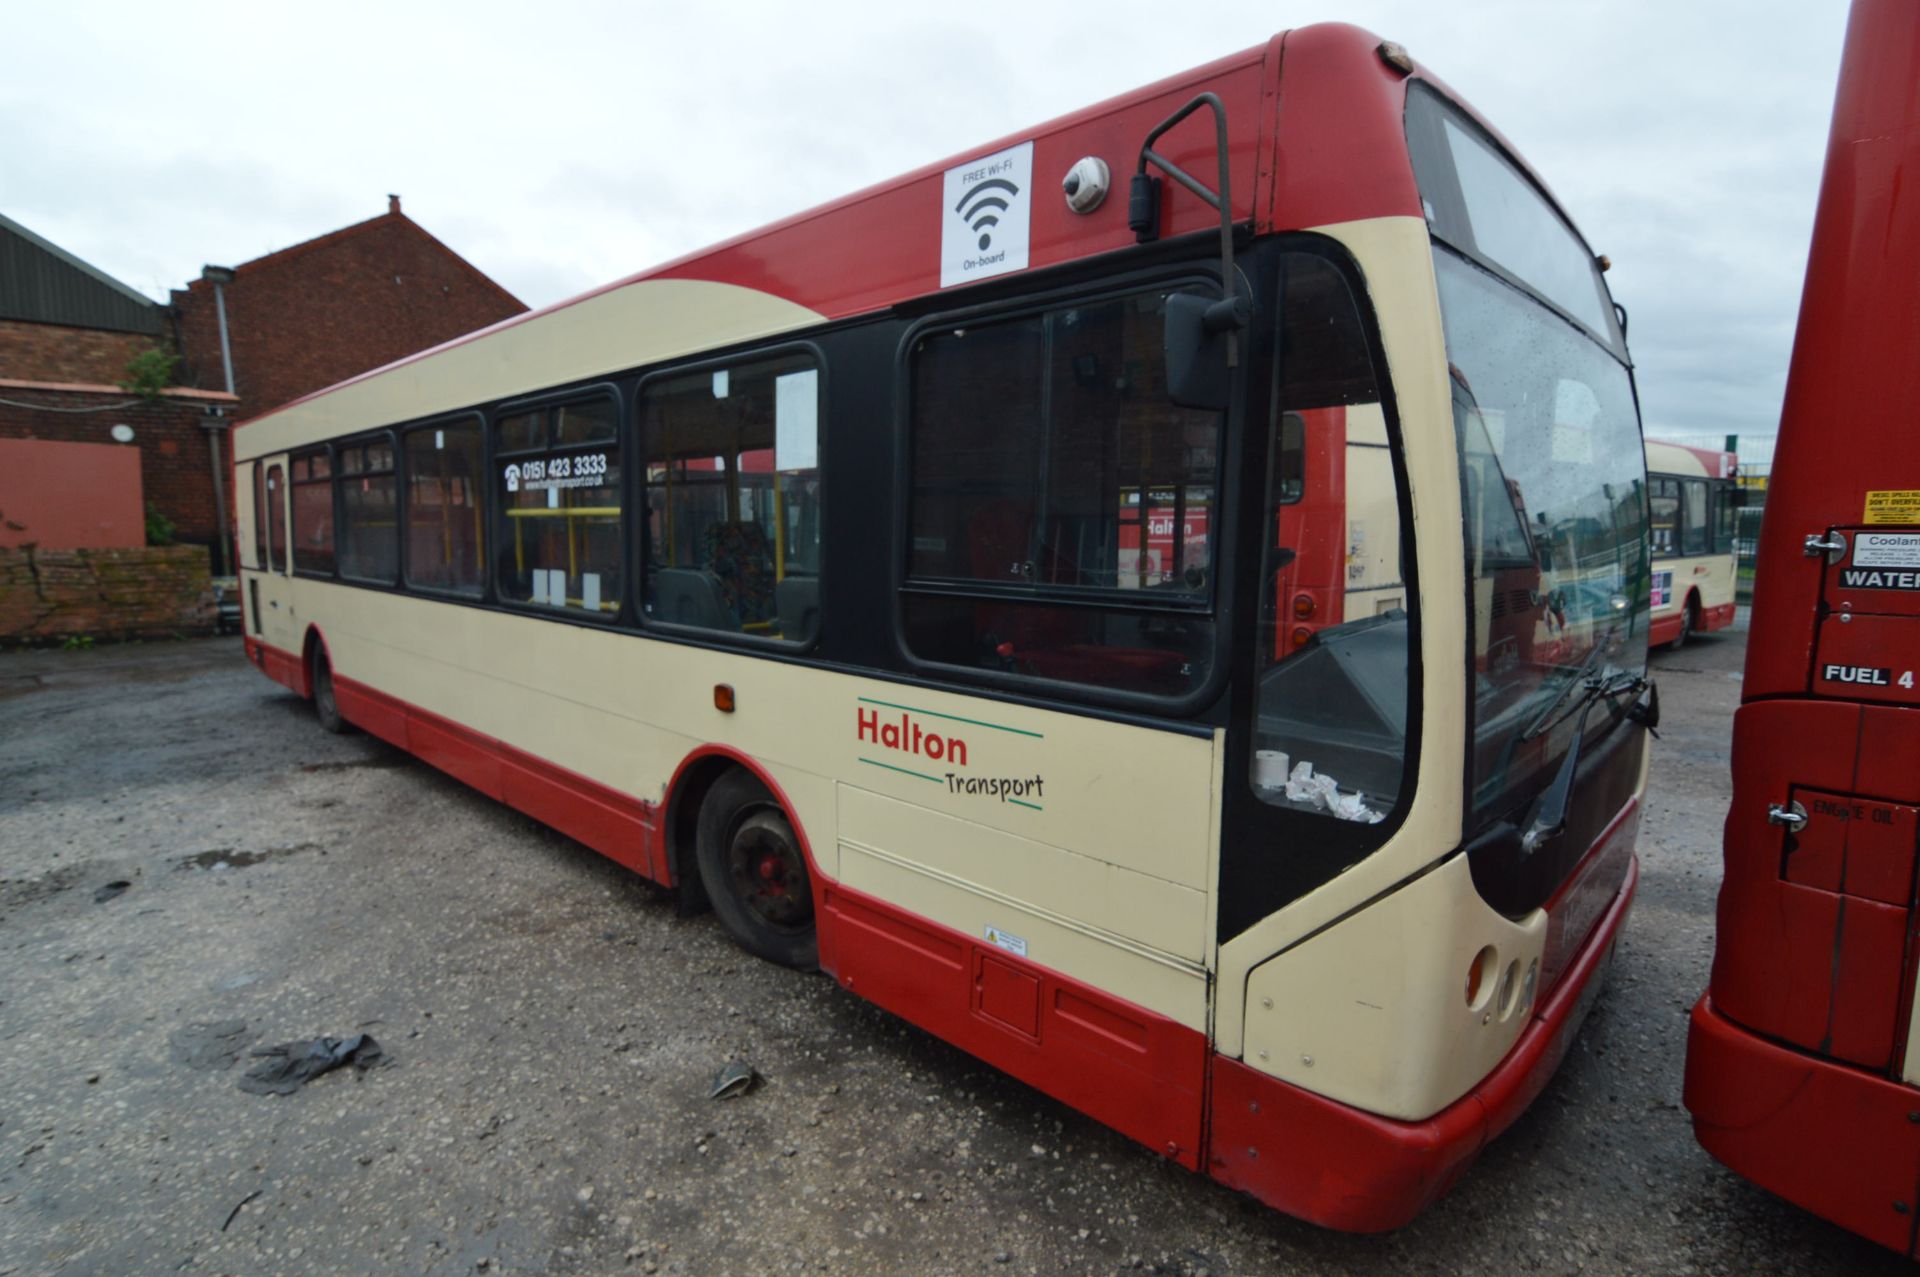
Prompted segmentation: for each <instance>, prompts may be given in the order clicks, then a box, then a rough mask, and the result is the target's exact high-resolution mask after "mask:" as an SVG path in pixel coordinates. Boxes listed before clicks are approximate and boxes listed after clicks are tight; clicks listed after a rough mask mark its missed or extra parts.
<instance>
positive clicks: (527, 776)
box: [246, 639, 667, 883]
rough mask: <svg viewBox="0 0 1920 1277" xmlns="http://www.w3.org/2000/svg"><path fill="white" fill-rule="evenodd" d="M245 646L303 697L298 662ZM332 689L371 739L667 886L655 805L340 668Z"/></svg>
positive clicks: (252, 643) (254, 644) (257, 645)
mask: <svg viewBox="0 0 1920 1277" xmlns="http://www.w3.org/2000/svg"><path fill="white" fill-rule="evenodd" d="M246 644H247V655H248V656H249V658H250V659H252V660H253V662H254V664H255V665H257V666H259V667H260V669H261V670H262V671H263V672H264V673H266V674H267V675H268V676H269V677H271V678H272V679H274V681H276V682H278V683H282V684H284V685H286V686H287V687H289V688H292V689H293V690H294V691H296V692H302V693H303V694H304V685H305V682H306V680H305V677H304V669H303V662H302V661H301V660H300V659H299V658H298V657H296V656H294V655H293V654H292V653H291V652H285V651H282V650H281V649H279V648H276V647H274V646H272V645H271V644H267V643H262V642H260V641H259V640H257V639H248V640H247V641H246ZM333 691H334V697H335V700H336V701H337V702H338V704H339V707H340V714H341V716H342V717H343V718H345V719H346V720H347V721H348V722H350V723H352V724H353V725H354V726H356V727H358V728H360V729H361V730H363V731H365V732H367V733H368V734H369V735H372V736H377V737H379V738H380V739H381V740H383V741H386V742H387V743H388V744H390V745H393V746H394V747H396V748H398V749H404V750H406V751H407V752H408V753H410V754H412V755H414V756H415V757H417V758H419V759H420V760H421V761H422V762H425V763H429V764H431V765H432V766H434V767H437V768H439V769H440V770H441V771H443V772H445V773H447V774H448V775H449V776H452V777H453V778H454V779H455V780H458V781H461V782H462V783H464V784H467V785H471V786H472V787H473V788H475V789H477V790H479V791H480V792H481V793H483V794H485V795H487V796H488V797H489V798H492V799H495V800H496V801H498V802H503V803H505V804H507V806H509V807H512V808H514V809H515V810H517V811H521V812H525V813H526V814H527V815H529V816H531V817H533V818H534V819H535V820H537V821H539V822H540V823H541V824H543V825H549V826H551V827H553V828H554V829H557V830H559V831H560V832H561V833H563V834H565V835H567V836H568V837H569V838H572V839H575V840H576V841H578V842H583V843H585V844H586V845H587V846H589V847H591V848H593V849H594V850H595V851H597V852H599V853H601V854H602V855H604V856H606V857H608V858H609V859H612V860H616V861H618V862H619V863H621V864H623V865H625V866H626V867H627V868H629V869H632V870H633V871H634V872H636V873H639V874H643V875H645V876H646V877H648V878H651V879H653V880H654V881H656V882H661V883H665V882H666V881H667V879H666V871H665V862H666V856H665V854H664V853H665V848H664V845H663V839H662V837H661V830H660V821H659V808H658V807H656V806H655V805H654V804H652V803H648V802H643V801H642V800H640V799H638V798H635V797H633V796H632V795H630V794H624V793H622V792H620V791H619V790H617V789H614V788H612V787H611V786H608V785H603V784H601V783H600V782H599V781H596V780H590V779H588V778H587V777H585V776H582V775H580V774H579V773H577V772H573V771H569V770H567V769H566V768H564V767H559V766H556V765H554V764H553V763H550V762H547V761H546V760H545V759H542V758H537V757H535V756H534V755H532V754H529V753H527V752H526V751H525V750H521V749H516V748H514V747H513V746H512V745H509V744H507V743H506V742H505V741H503V740H499V739H496V738H495V737H492V736H488V735H486V734H485V733H482V732H476V731H474V730H473V729H472V728H470V727H465V726H462V725H461V724H459V723H456V722H454V721H453V720H452V719H450V718H444V717H442V716H440V715H438V714H435V713H433V712H432V711H430V710H424V709H421V708H420V707H419V706H417V705H410V704H408V703H407V702H405V701H403V700H400V699H399V698H398V697H394V696H389V695H388V694H387V693H385V692H382V691H380V690H379V689H378V688H374V687H371V686H369V685H367V684H365V683H362V682H359V681H358V680H356V679H351V678H347V677H346V676H344V675H342V674H341V673H340V672H339V671H338V670H335V671H334V675H333Z"/></svg>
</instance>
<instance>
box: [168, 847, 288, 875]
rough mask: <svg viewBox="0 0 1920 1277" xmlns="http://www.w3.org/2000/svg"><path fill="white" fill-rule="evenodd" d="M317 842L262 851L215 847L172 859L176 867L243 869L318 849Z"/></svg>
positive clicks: (223, 869) (269, 848)
mask: <svg viewBox="0 0 1920 1277" xmlns="http://www.w3.org/2000/svg"><path fill="white" fill-rule="evenodd" d="M318 850H320V844H319V843H317V842H303V843H297V844H295V845H294V846H292V847H268V848H267V849H266V850H264V851H242V850H241V849H240V848H238V847H215V848H214V849H213V850H212V851H200V852H195V853H194V854H193V855H191V856H182V857H180V858H179V859H178V860H176V861H174V862H173V864H174V868H176V869H217V870H221V871H223V872H224V871H225V870H228V869H245V868H246V867H247V866H248V865H257V864H259V863H260V862H261V861H263V860H274V859H277V858H279V857H281V856H291V855H293V854H294V853H295V852H300V851H318Z"/></svg>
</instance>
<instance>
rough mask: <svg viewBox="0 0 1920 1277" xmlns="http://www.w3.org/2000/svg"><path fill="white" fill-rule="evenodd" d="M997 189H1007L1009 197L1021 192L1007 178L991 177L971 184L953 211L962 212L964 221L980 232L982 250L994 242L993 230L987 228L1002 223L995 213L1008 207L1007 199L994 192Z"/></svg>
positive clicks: (961, 216)
mask: <svg viewBox="0 0 1920 1277" xmlns="http://www.w3.org/2000/svg"><path fill="white" fill-rule="evenodd" d="M996 191H1005V192H1006V193H1007V199H1012V198H1013V197H1014V196H1016V195H1018V194H1020V188H1019V187H1017V186H1015V185H1014V184H1013V183H1012V182H1009V181H1007V179H1006V178H1004V177H990V178H988V179H987V180H986V181H984V182H976V183H974V184H973V185H972V186H969V187H968V188H967V189H966V191H965V192H964V193H962V194H961V196H960V202H959V203H958V204H955V205H954V206H953V211H954V212H956V213H958V214H960V218H961V220H962V221H964V222H966V224H967V225H969V226H971V227H972V228H973V229H974V230H976V231H979V232H980V251H981V252H985V251H986V249H987V245H989V244H991V243H993V232H992V231H990V230H988V229H987V228H988V227H990V226H998V225H999V224H1000V219H999V217H997V216H996V215H995V214H996V212H998V213H1004V212H1006V211H1007V208H1008V204H1007V200H1004V199H1001V198H1000V197H999V196H998V195H996V194H994V192H996Z"/></svg>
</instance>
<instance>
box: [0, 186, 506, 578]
mask: <svg viewBox="0 0 1920 1277" xmlns="http://www.w3.org/2000/svg"><path fill="white" fill-rule="evenodd" d="M215 273H216V271H215V269H214V268H209V269H208V272H207V274H208V275H213V274H215ZM218 273H219V274H221V275H222V276H223V278H224V280H225V282H224V283H222V284H221V285H220V287H219V288H218V289H217V290H216V287H215V285H214V283H213V282H212V281H211V279H208V278H202V279H199V280H196V281H194V282H193V283H192V284H190V285H188V286H187V287H186V288H183V289H176V290H174V292H173V294H172V303H171V304H170V305H162V304H161V303H158V302H155V301H152V300H151V299H149V298H147V297H145V296H143V295H141V294H140V293H139V292H137V291H135V290H134V289H132V288H129V287H128V286H126V285H125V284H122V283H121V282H119V281H118V280H116V279H114V278H112V277H111V276H109V275H107V274H105V273H104V272H102V271H100V270H98V269H97V268H95V267H93V266H91V265H89V264H87V263H86V262H83V261H81V260H80V259H78V258H76V257H74V256H73V255H72V254H70V253H67V252H66V251H64V250H63V249H61V248H59V247H58V246H56V245H54V244H52V243H50V242H48V241H47V240H45V239H43V238H41V237H40V236H38V235H36V234H35V233H34V232H32V231H30V230H28V229H27V228H26V227H24V226H21V225H20V224H19V223H17V222H14V221H12V220H10V219H8V218H6V217H4V216H0V438H8V439H39V440H47V441H55V442H64V443H99V444H105V443H109V442H113V443H119V444H120V445H121V446H130V447H136V448H138V449H139V450H140V454H141V455H140V460H141V467H140V469H141V476H142V483H143V486H144V499H145V502H146V504H147V505H148V506H149V507H151V508H152V509H153V510H154V511H156V512H157V513H159V514H160V515H162V516H164V517H165V518H166V519H167V520H169V521H171V522H172V523H173V525H174V529H175V531H174V536H175V538H176V539H177V540H179V541H181V542H184V543H190V544H196V545H202V546H205V547H207V548H208V550H209V551H210V555H211V559H212V566H213V569H214V571H215V572H216V573H220V572H226V571H231V570H232V564H231V563H230V562H229V558H230V553H231V544H232V539H231V536H230V535H225V534H223V530H222V526H223V523H224V525H225V527H226V528H231V526H232V512H233V502H232V494H231V491H230V490H229V491H225V492H222V491H220V485H219V484H218V483H217V482H216V479H215V475H216V474H229V477H230V473H229V472H230V468H229V465H228V463H229V462H230V459H231V454H230V453H229V452H228V451H227V441H226V438H225V435H226V432H227V430H228V428H229V427H230V426H231V424H232V423H233V422H234V421H235V420H243V419H245V418H247V417H251V416H257V415H258V414H260V413H262V412H266V411H268V410H270V409H272V408H276V407H278V406H279V405H281V404H283V403H286V402H287V401H288V400H291V399H297V398H299V397H300V396H301V395H304V394H307V393H309V392H310V391H314V390H318V389H320V388H322V387H324V386H328V385H331V384H333V383H334V382H336V381H341V380H344V379H345V378H348V377H352V376H355V375H357V374H359V373H362V372H366V371H368V370H369V369H372V368H377V367H380V366H381V365H383V364H387V363H391V362H392V361H394V360H396V359H400V358H403V357H405V356H407V355H410V354H413V353H415V352H417V351H421V350H425V349H427V348H429V347H432V346H437V345H439V344H440V343H442V342H445V341H450V340H452V339H453V338H455V337H459V336H462V335H464V334H466V333H469V332H472V331H474V330H475V329H478V328H484V327H486V326H488V325H490V324H493V323H496V322H498V321H500V320H502V319H506V318H509V317H510V316H513V315H517V314H520V313H521V312H523V311H524V310H526V309H527V308H526V306H525V304H524V303H522V302H521V301H520V300H519V299H518V298H516V297H514V296H513V295H512V294H511V293H509V292H507V291H506V290H505V289H504V288H502V287H500V285H498V284H496V283H494V282H493V281H492V280H491V279H489V278H488V277H487V276H486V275H484V274H482V273H481V272H480V271H479V270H477V269H476V268H475V267H474V266H472V265H471V264H470V263H468V262H467V261H466V260H465V259H464V258H462V257H461V256H460V255H459V254H457V253H455V252H454V251H453V250H452V249H450V248H448V247H447V246H446V245H445V244H442V243H441V242H440V241H439V240H437V239H435V238H434V237H433V236H432V235H430V234H428V233H427V232H426V231H425V230H423V229H422V228H421V227H420V226H419V225H418V224H417V223H415V222H414V221H413V220H412V219H411V218H409V217H407V216H406V215H405V214H404V213H402V212H401V211H400V201H399V198H398V197H397V196H389V197H388V205H387V211H386V213H384V214H383V215H381V216H379V217H374V218H371V219H369V220H367V221H364V222H358V223H356V224H354V225H352V226H348V227H345V228H343V229H341V230H337V231H334V232H333V233H331V234H328V235H322V236H320V237H319V238H317V239H311V240H308V241H306V242H305V243H302V244H296V245H294V246H293V247H291V248H286V249H282V250H280V251H279V252H276V253H270V254H268V255H267V256H265V257H261V258H257V259H255V260H254V261H250V262H246V263H243V264H242V265H240V266H238V267H234V268H232V269H231V270H230V271H222V272H218ZM221 302H224V304H225V309H226V319H227V335H228V344H229V350H230V352H231V355H232V361H233V379H234V386H235V389H236V390H237V391H238V394H237V395H232V394H228V393H227V381H226V370H225V364H224V360H223V358H222V354H221V346H220V323H219V314H218V311H219V306H220V303H221ZM155 347H158V348H160V349H162V350H165V351H168V352H169V353H173V354H176V355H177V356H179V358H180V361H181V362H180V367H179V372H178V379H179V380H180V382H182V383H183V384H181V385H179V386H175V387H173V388H170V389H167V390H165V391H163V392H161V393H160V394H159V395H158V396H157V397H153V398H141V397H138V396H134V395H130V394H129V393H128V392H127V391H125V390H124V389H122V388H121V386H120V384H119V383H121V382H122V381H123V380H124V379H125V378H126V376H127V363H128V361H129V360H130V359H131V358H133V357H134V356H135V355H136V354H138V353H140V352H141V351H144V350H148V349H152V348H155ZM8 482H12V483H14V484H21V483H31V482H34V479H33V476H31V475H24V474H13V475H0V495H4V490H5V487H6V485H7V483H8ZM73 499H74V500H77V501H83V500H85V499H86V493H85V492H84V491H78V492H75V493H74V494H73ZM3 505H4V502H0V506H3ZM0 515H4V510H3V509H0Z"/></svg>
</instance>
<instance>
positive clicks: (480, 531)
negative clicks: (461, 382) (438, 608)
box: [402, 418, 486, 595]
mask: <svg viewBox="0 0 1920 1277" xmlns="http://www.w3.org/2000/svg"><path fill="white" fill-rule="evenodd" d="M402 446H403V447H404V448H405V450H406V454H407V584H408V585H412V586H423V587H425V588H427V589H432V590H450V591H453V592H455V593H458V594H468V595H479V594H481V593H483V592H485V589H486V569H485V567H484V564H485V563H486V556H485V552H484V550H483V546H484V544H485V535H484V527H483V524H482V521H481V520H482V516H481V512H480V469H481V449H480V423H479V421H478V420H477V419H471V418H470V419H466V420H461V421H443V422H438V423H435V424H434V425H430V426H421V427H419V428H418V429H414V430H409V431H408V432H407V433H406V435H405V436H404V442H403V445H402Z"/></svg>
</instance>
